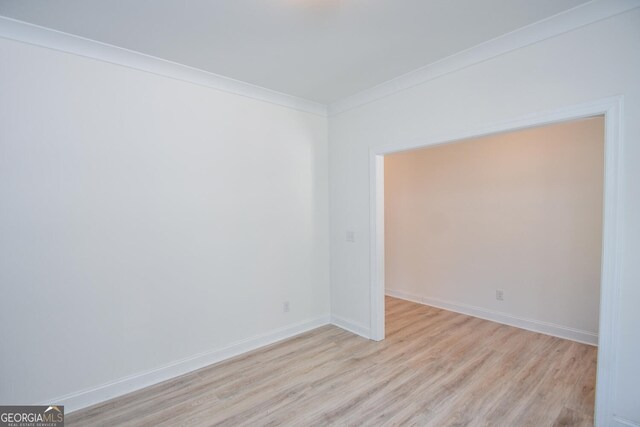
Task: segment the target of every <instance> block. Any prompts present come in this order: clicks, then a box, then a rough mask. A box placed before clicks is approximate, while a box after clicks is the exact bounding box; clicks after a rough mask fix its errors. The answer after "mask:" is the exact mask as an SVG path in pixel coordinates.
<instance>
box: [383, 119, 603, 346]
mask: <svg viewBox="0 0 640 427" xmlns="http://www.w3.org/2000/svg"><path fill="white" fill-rule="evenodd" d="M603 183H604V117H602V116H600V117H594V118H590V119H585V120H578V121H571V122H566V123H560V124H554V125H549V126H544V127H539V128H532V129H527V130H522V131H517V132H509V133H503V134H498V135H493V136H488V137H483V138H472V139H469V140H465V141H462V142H456V143H451V144H445V145H439V146H436V147H431V148H423V149H419V150H413V151H406V152H401V153H396V154H390V155H387V156H385V158H384V203H385V211H384V215H385V216H384V219H385V228H384V232H385V236H384V242H385V286H386V290H387V291H388V292H389V293H391V294H395V295H403V294H404V295H411V296H412V298H413V299H417V300H422V301H433V300H440V301H446V302H448V303H449V304H455V305H458V306H474V307H476V308H480V309H484V310H487V311H490V312H498V313H501V314H505V315H507V316H511V317H517V318H524V319H529V320H530V321H533V322H544V323H546V324H549V323H551V324H553V325H555V326H556V327H557V328H558V333H562V332H565V331H566V332H567V335H565V336H568V337H571V334H572V333H575V331H576V330H578V331H583V335H584V336H586V337H593V341H592V343H593V344H597V333H598V320H599V318H598V310H599V298H600V265H601V252H602V217H603V215H602V206H603V190H604V189H603ZM497 290H500V291H502V292H503V297H504V299H503V300H502V301H500V300H497V299H496V291H497Z"/></svg>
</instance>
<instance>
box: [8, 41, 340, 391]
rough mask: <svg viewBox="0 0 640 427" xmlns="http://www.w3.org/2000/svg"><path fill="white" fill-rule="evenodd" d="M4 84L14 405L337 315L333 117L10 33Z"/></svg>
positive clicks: (10, 369) (10, 386) (10, 382)
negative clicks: (331, 244) (332, 277)
mask: <svg viewBox="0 0 640 427" xmlns="http://www.w3.org/2000/svg"><path fill="white" fill-rule="evenodd" d="M0 94H1V95H0V203H1V208H0V283H1V286H2V296H1V297H0V342H1V343H2V344H1V347H2V350H1V352H0V378H1V380H0V402H1V403H2V404H14V403H22V404H32V403H40V402H51V400H52V399H54V398H58V397H59V396H63V395H67V394H70V393H71V394H72V393H76V392H81V391H83V390H87V389H92V388H94V387H99V386H101V385H103V384H105V383H109V382H112V381H117V380H119V379H121V378H124V377H129V378H131V376H135V375H138V374H140V373H142V372H147V371H150V370H154V369H156V368H158V367H161V366H166V365H167V364H171V363H174V362H176V361H181V360H185V359H188V358H191V357H194V356H197V357H199V356H201V355H202V354H203V353H207V352H210V351H212V350H217V349H225V348H227V346H229V345H232V344H234V343H238V342H239V341H241V342H245V341H242V340H247V339H251V338H253V337H263V336H264V335H265V334H267V335H268V334H270V333H272V332H273V331H282V330H283V329H282V328H285V329H286V328H288V327H290V326H291V325H298V324H300V322H306V321H309V320H312V321H313V320H314V319H318V318H325V319H328V313H329V282H328V280H329V253H328V226H329V221H328V177H327V155H328V154H327V121H326V118H323V117H320V116H316V115H312V114H308V113H303V112H300V111H296V110H293V109H289V108H285V107H281V106H276V105H273V104H269V103H266V102H260V101H256V100H253V99H250V98H245V97H241V96H238V95H232V94H229V93H225V92H220V91H217V90H213V89H209V88H205V87H202V86H197V85H194V84H189V83H185V82H181V81H178V80H172V79H169V78H165V77H160V76H156V75H153V74H150V73H145V72H141V71H135V70H132V69H129V68H125V67H121V66H116V65H111V64H108V63H105V62H99V61H96V60H91V59H87V58H82V57H78V56H74V55H70V54H65V53H61V52H58V51H54V50H49V49H45V48H40V47H35V46H31V45H27V44H23V43H18V42H13V41H8V40H4V39H0ZM284 301H289V302H290V312H288V313H285V312H284V311H283V302H284ZM294 329H295V328H294ZM276 335H277V334H276ZM173 372H175V371H173ZM133 384H134V385H135V377H134V380H133ZM107 392H109V393H110V392H112V390H111V391H110V390H107Z"/></svg>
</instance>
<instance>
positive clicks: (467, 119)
mask: <svg viewBox="0 0 640 427" xmlns="http://www.w3.org/2000/svg"><path fill="white" fill-rule="evenodd" d="M639 40H640V10H638V9H635V10H632V11H630V12H627V13H624V14H621V15H618V16H616V17H613V18H611V19H607V20H604V21H600V22H597V23H594V24H591V25H588V26H585V27H582V28H580V29H578V30H575V31H571V32H569V33H565V34H563V35H560V36H557V37H554V38H551V39H547V40H545V41H542V42H539V43H536V44H534V45H530V46H528V47H525V48H522V49H518V50H516V51H512V52H510V53H507V54H504V55H501V56H499V57H496V58H494V59H490V60H487V61H484V62H481V63H478V64H476V65H473V66H470V67H467V68H464V69H462V70H459V71H457V72H454V73H450V74H447V75H444V76H442V77H439V78H437V79H435V80H431V81H428V82H426V83H423V84H421V85H419V86H415V87H413V88H411V89H408V90H404V91H401V92H398V93H396V94H394V95H391V96H388V97H386V98H383V99H380V100H378V101H374V102H371V103H368V104H366V105H364V106H361V107H359V108H356V109H353V110H350V111H347V112H344V113H342V114H339V115H336V116H334V117H332V118H330V120H329V141H330V146H329V165H330V166H329V176H330V194H331V200H330V217H331V304H332V306H331V308H332V314H336V315H338V316H341V317H343V318H346V319H348V320H350V321H351V322H352V323H354V324H357V325H360V326H362V327H368V326H369V319H370V312H369V309H370V298H369V271H370V270H369V261H370V259H369V257H370V252H369V251H370V246H369V235H368V233H369V225H370V224H369V219H370V216H369V215H370V212H369V184H370V178H369V165H370V149H372V148H374V147H381V146H382V147H385V148H390V149H392V148H393V147H394V146H396V147H402V146H407V145H408V144H409V143H411V142H412V141H416V140H421V139H424V138H429V137H434V136H437V135H447V134H454V133H460V132H461V131H466V130H469V129H475V128H480V127H482V126H486V125H487V123H491V124H493V123H499V122H504V121H507V120H509V119H512V118H515V117H521V116H523V115H525V114H530V113H533V112H540V111H547V110H551V109H556V108H560V107H564V106H568V105H575V104H579V103H583V102H587V101H593V100H596V99H602V98H605V97H610V96H614V95H624V111H623V122H624V124H623V134H624V159H623V168H624V172H623V176H622V181H623V185H624V194H623V197H624V203H625V211H624V220H623V227H624V231H623V233H624V242H623V249H622V250H623V252H624V256H623V259H622V263H623V265H622V277H621V281H622V289H621V295H620V300H621V304H622V306H621V311H620V313H619V316H620V322H621V324H622V328H621V330H620V331H619V347H618V348H617V349H615V354H616V355H617V366H616V368H617V374H616V378H615V380H614V381H615V382H616V390H617V392H616V394H615V396H613V398H614V411H615V415H616V416H617V417H620V418H621V419H626V420H631V421H632V422H635V423H636V424H640V406H638V405H637V402H638V391H637V385H638V384H640V368H639V367H638V366H639V365H638V363H637V361H638V355H639V354H640V311H638V309H637V304H638V301H640V263H638V254H640V168H638V164H640V120H638V117H640V79H639V78H638V76H640V49H639V48H638V46H639V44H638V41H639ZM347 229H353V230H355V231H356V242H355V243H350V242H346V241H345V231H346V230H347Z"/></svg>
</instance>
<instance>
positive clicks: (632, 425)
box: [613, 415, 640, 427]
mask: <svg viewBox="0 0 640 427" xmlns="http://www.w3.org/2000/svg"><path fill="white" fill-rule="evenodd" d="M613 422H614V423H615V424H614V426H620V427H640V423H636V422H634V421H631V420H627V419H625V418H621V417H618V416H616V415H614V416H613Z"/></svg>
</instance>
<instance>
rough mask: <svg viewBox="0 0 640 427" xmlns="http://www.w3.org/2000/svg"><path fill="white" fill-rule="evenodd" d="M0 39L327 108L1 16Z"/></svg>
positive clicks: (303, 107)
mask: <svg viewBox="0 0 640 427" xmlns="http://www.w3.org/2000/svg"><path fill="white" fill-rule="evenodd" d="M0 37H3V38H6V39H10V40H16V41H19V42H23V43H28V44H32V45H36V46H41V47H46V48H49V49H53V50H58V51H62V52H66V53H71V54H74V55H79V56H83V57H86V58H91V59H97V60H99V61H104V62H108V63H111V64H116V65H121V66H124V67H128V68H133V69H135V70H140V71H146V72H148V73H152V74H157V75H159V76H164V77H169V78H172V79H176V80H181V81H184V82H188V83H193V84H197V85H200V86H205V87H209V88H212V89H217V90H221V91H225V92H229V93H233V94H236V95H240V96H245V97H248V98H252V99H256V100H258V101H264V102H269V103H271V104H276V105H280V106H283V107H288V108H292V109H295V110H299V111H304V112H306V113H311V114H316V115H319V116H324V117H326V116H327V106H326V105H323V104H320V103H317V102H313V101H309V100H306V99H302V98H298V97H296V96H292V95H287V94H284V93H280V92H277V91H274V90H271V89H266V88H263V87H260V86H256V85H253V84H250V83H245V82H242V81H239V80H235V79H232V78H229V77H225V76H221V75H218V74H214V73H210V72H208V71H204V70H200V69H198V68H193V67H189V66H187V65H182V64H178V63H176V62H172V61H167V60H165V59H161V58H157V57H155V56H151V55H146V54H144V53H140V52H136V51H133V50H129V49H125V48H121V47H117V46H113V45H110V44H106V43H102V42H98V41H95V40H90V39H87V38H84V37H80V36H76V35H73V34H69V33H65V32H62V31H57V30H53V29H50V28H45V27H41V26H39V25H34V24H30V23H28V22H24V21H19V20H16V19H12V18H7V17H4V16H0Z"/></svg>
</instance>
